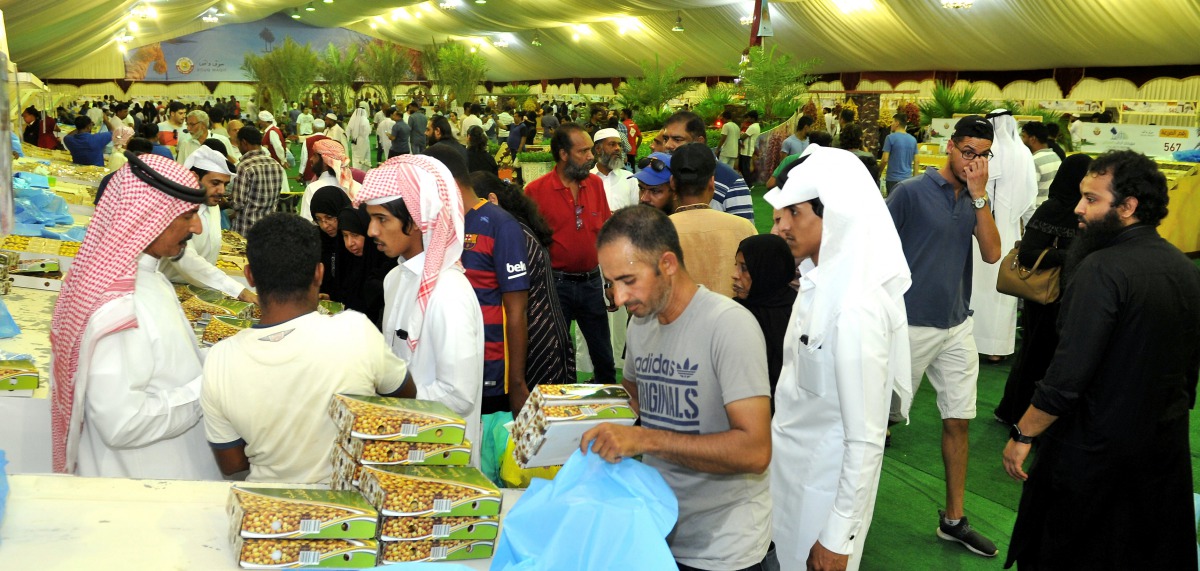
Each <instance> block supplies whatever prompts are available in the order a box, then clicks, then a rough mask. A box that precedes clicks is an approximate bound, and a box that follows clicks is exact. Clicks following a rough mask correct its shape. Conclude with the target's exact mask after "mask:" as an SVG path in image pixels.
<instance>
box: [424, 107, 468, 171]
mask: <svg viewBox="0 0 1200 571" xmlns="http://www.w3.org/2000/svg"><path fill="white" fill-rule="evenodd" d="M425 138H426V139H428V140H429V145H430V146H433V145H447V146H449V147H451V148H453V149H454V150H455V151H458V153H459V154H460V155H462V160H463V162H464V163H465V162H467V158H468V157H467V148H466V147H464V146H463V144H462V143H460V142H458V139H456V138H454V129H453V128H452V127H451V126H450V120H449V119H447V118H446V116H445V115H438V116H436V117H434V118H433V120H431V121H430V122H429V125H428V126H427V127H426V128H425ZM412 152H414V153H415V152H416V151H415V150H413V151H412Z"/></svg>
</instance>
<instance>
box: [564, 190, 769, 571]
mask: <svg viewBox="0 0 1200 571" xmlns="http://www.w3.org/2000/svg"><path fill="white" fill-rule="evenodd" d="M596 242H597V248H598V251H599V257H600V269H601V272H602V273H603V275H604V280H605V282H609V283H611V288H612V296H613V301H614V302H615V303H617V304H619V305H624V306H625V308H626V309H628V310H629V313H630V314H632V315H633V320H632V321H631V322H630V324H629V331H628V334H627V338H626V347H627V348H628V354H627V356H626V359H625V368H624V369H623V371H624V378H623V379H622V384H623V385H624V386H625V388H626V390H628V391H629V393H630V395H631V396H632V397H633V398H632V401H633V405H634V407H635V408H636V409H637V410H638V412H639V415H640V416H641V426H622V425H616V424H601V425H599V426H597V427H596V428H593V429H592V430H589V431H588V432H586V433H585V434H584V435H583V438H582V439H581V441H580V448H581V449H582V450H583V451H584V452H585V453H587V452H588V450H589V447H590V451H591V453H595V454H599V455H600V456H601V457H602V458H604V459H605V460H607V461H609V462H619V461H620V460H621V459H622V458H631V457H634V456H638V455H643V459H644V462H645V463H646V464H647V465H649V466H652V467H654V468H656V469H657V470H658V471H659V473H660V474H662V476H663V479H665V480H666V482H667V484H668V485H669V486H671V489H672V490H673V491H674V492H675V495H676V497H677V498H678V499H679V519H678V521H677V523H676V525H675V529H674V531H672V532H671V535H669V536H668V537H667V543H668V544H669V545H670V547H671V553H672V555H674V557H675V560H676V563H677V564H678V566H679V569H680V571H689V570H691V569H705V570H717V569H720V570H726V569H761V568H762V566H764V565H774V566H773V567H771V568H777V565H778V564H777V563H774V561H775V553H774V550H773V547H772V546H771V543H770V537H771V517H770V516H771V496H770V493H769V490H768V485H767V481H768V476H767V466H768V465H769V464H770V460H771V436H770V432H771V427H770V422H771V405H770V400H769V394H770V388H769V384H768V382H767V358H766V354H767V352H766V345H765V343H764V341H763V336H762V332H761V330H760V329H759V327H758V322H757V321H755V319H754V316H753V315H751V314H750V312H749V311H748V310H747V309H745V308H744V307H742V306H740V305H738V304H737V303H736V302H734V301H733V300H732V299H730V298H728V297H725V296H723V295H720V294H717V293H714V292H711V291H709V290H708V289H706V288H704V287H703V286H700V285H697V284H696V282H695V281H694V280H693V279H692V278H691V276H689V275H688V272H687V269H686V266H685V260H684V256H683V252H682V249H681V248H680V246H679V236H678V234H676V232H675V226H674V225H673V224H672V223H671V220H670V219H669V218H667V216H666V215H665V214H663V213H662V212H661V211H659V210H656V209H654V208H651V207H649V206H642V205H638V206H629V207H626V208H622V209H621V210H618V211H617V212H616V213H615V214H613V216H612V218H610V219H609V220H608V222H606V223H605V224H604V227H603V228H602V229H601V230H600V234H599V236H598V237H597V240H596ZM606 285H607V283H606Z"/></svg>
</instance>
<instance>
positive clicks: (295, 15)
mask: <svg viewBox="0 0 1200 571" xmlns="http://www.w3.org/2000/svg"><path fill="white" fill-rule="evenodd" d="M292 19H293V20H299V19H300V9H299V8H292Z"/></svg>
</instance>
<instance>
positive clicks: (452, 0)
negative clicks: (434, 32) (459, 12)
mask: <svg viewBox="0 0 1200 571" xmlns="http://www.w3.org/2000/svg"><path fill="white" fill-rule="evenodd" d="M438 6H439V7H441V8H442V9H443V10H454V9H455V8H458V7H459V6H462V0H442V1H441V2H440V3H438Z"/></svg>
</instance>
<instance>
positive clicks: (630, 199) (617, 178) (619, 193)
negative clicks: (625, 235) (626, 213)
mask: <svg viewBox="0 0 1200 571" xmlns="http://www.w3.org/2000/svg"><path fill="white" fill-rule="evenodd" d="M592 174H594V175H596V176H598V177H600V180H603V181H604V196H605V197H607V198H608V209H609V210H611V211H613V212H616V211H617V209H618V208H624V207H626V206H632V205H634V204H637V203H638V194H639V193H640V192H639V191H640V189H639V188H638V184H637V179H636V178H633V173H631V172H629V171H627V170H625V169H614V170H611V171H608V174H607V175H605V174H601V173H600V168H599V167H592Z"/></svg>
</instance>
